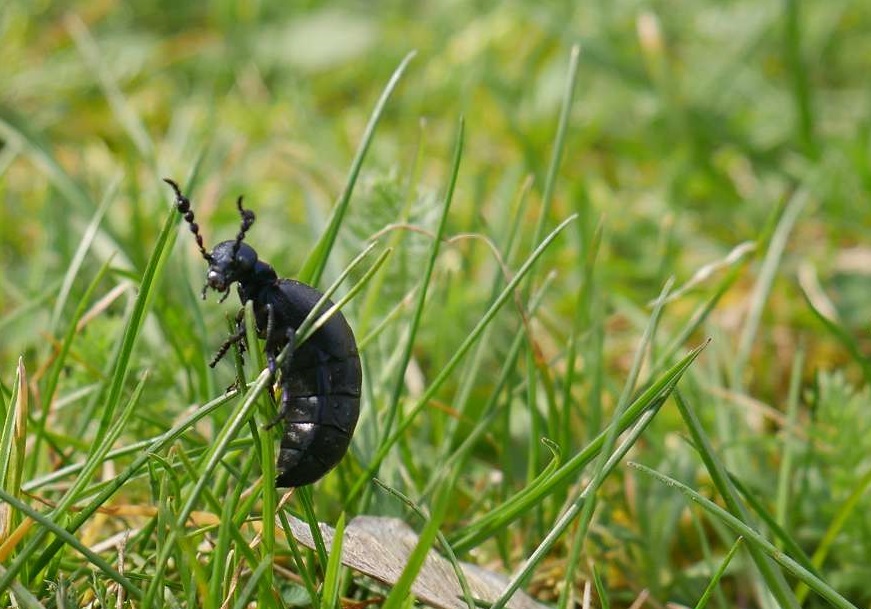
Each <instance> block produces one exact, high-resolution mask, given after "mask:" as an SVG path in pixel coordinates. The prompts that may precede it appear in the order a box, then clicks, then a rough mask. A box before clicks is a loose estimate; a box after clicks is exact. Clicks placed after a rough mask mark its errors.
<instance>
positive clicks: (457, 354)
mask: <svg viewBox="0 0 871 609" xmlns="http://www.w3.org/2000/svg"><path fill="white" fill-rule="evenodd" d="M576 217H577V216H575V215H572V216H569V217H568V218H567V219H565V220H563V221H562V222H561V223H560V224H559V226H557V227H556V228H555V229H554V230H553V231H552V232H551V233H550V234H549V235H548V236H547V237H546V238H545V239H544V241H542V242H541V243H540V244H539V245H538V247H536V248H535V250H534V251H533V252H532V254H530V256H529V258H527V259H526V262H525V263H524V264H523V266H522V267H520V269H519V270H518V271H517V273H516V274H515V275H514V277H513V278H512V279H511V281H510V282H509V283H508V285H507V286H506V287H505V289H504V290H503V291H502V293H501V294H500V295H499V298H497V299H496V301H495V302H494V303H493V304H492V305H491V306H490V308H489V309H487V312H486V313H484V316H483V317H482V318H481V320H480V321H479V322H478V323H477V324H476V325H475V327H474V328H473V329H472V331H471V332H470V333H469V335H468V336H467V337H466V338H465V340H463V342H462V344H461V345H460V346H459V347H458V348H457V349H456V351H454V355H453V356H452V357H451V359H450V360H449V361H448V363H447V364H445V366H444V368H442V369H441V371H440V372H439V374H438V375H437V376H436V378H435V379H433V381H432V382H431V383H430V384H429V386H428V387H427V389H426V391H425V392H424V394H423V395H422V396H421V397H420V399H419V400H418V401H417V403H416V404H415V405H414V406H413V407H412V408H411V410H410V411H409V414H408V416H407V417H406V418H405V419H404V420H403V421H402V422H401V423H400V424H399V427H398V428H397V430H396V432H395V433H394V434H393V436H391V437H390V438H387V439H386V440H385V441H384V442H382V443H381V445H380V446H379V448H378V451H377V452H376V454H375V455H374V456H373V458H372V462H371V463H370V465H369V467H368V468H367V470H366V473H365V474H364V475H363V476H361V477H360V478H358V480H357V482H356V483H355V484H354V486H353V487H352V488H351V491H350V493H349V495H348V498H347V499H346V501H353V500H354V499H355V498H356V497H357V495H358V494H359V493H360V492H361V491H362V490H363V486H364V485H366V484H368V481H369V480H370V479H371V478H372V476H373V475H374V473H375V471H376V470H377V468H378V466H379V465H380V464H381V461H382V460H383V459H384V457H385V456H386V455H387V452H388V451H389V450H390V449H391V448H392V447H393V445H394V444H395V443H396V442H397V441H398V440H399V438H400V436H401V434H402V433H403V432H404V431H405V429H406V428H407V427H408V426H409V425H411V423H412V421H414V418H415V417H416V416H417V415H418V413H420V412H421V411H422V410H423V408H424V407H425V406H426V405H427V403H428V402H429V400H430V399H432V397H433V396H434V395H435V393H436V391H438V389H439V388H440V387H441V386H442V384H443V383H444V382H445V380H446V379H447V378H448V376H449V375H450V374H451V373H452V372H453V371H454V369H455V368H456V367H457V366H458V365H459V363H460V362H461V361H462V359H463V357H465V355H466V353H467V352H468V351H469V349H471V348H472V346H473V345H474V344H475V342H476V341H477V340H478V338H479V337H480V336H481V333H482V332H483V331H484V329H485V328H486V327H487V325H488V324H489V323H490V322H491V321H492V320H493V318H494V317H495V316H496V313H497V312H498V311H499V309H501V308H502V305H504V304H505V303H506V302H507V301H508V299H509V298H511V297H512V296H513V295H514V290H515V289H516V288H517V286H518V285H519V284H520V282H521V280H523V278H524V277H525V276H526V275H527V273H528V272H529V270H530V268H531V267H532V265H533V264H534V263H535V261H536V260H538V259H539V257H541V255H542V253H544V251H545V250H546V249H547V248H548V246H549V245H550V244H551V243H552V242H553V240H554V239H556V237H557V236H558V235H559V234H560V233H561V232H562V231H563V230H564V229H565V227H566V226H568V225H569V224H570V223H571V222H573V221H574V220H575V218H576Z"/></svg>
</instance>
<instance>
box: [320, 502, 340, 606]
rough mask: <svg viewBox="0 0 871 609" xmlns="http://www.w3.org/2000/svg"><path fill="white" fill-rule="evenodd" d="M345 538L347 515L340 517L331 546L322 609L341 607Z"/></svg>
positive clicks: (322, 596)
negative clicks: (340, 596)
mask: <svg viewBox="0 0 871 609" xmlns="http://www.w3.org/2000/svg"><path fill="white" fill-rule="evenodd" d="M344 538H345V513H344V512H342V513H341V514H340V515H339V520H338V521H336V530H335V531H334V532H333V543H332V545H331V546H330V557H329V559H328V560H327V564H326V573H325V574H324V586H323V592H322V593H321V605H320V607H321V609H335V608H336V607H339V606H340V603H339V601H340V599H339V584H340V583H341V579H342V578H341V577H339V575H340V574H341V571H342V541H343V540H344Z"/></svg>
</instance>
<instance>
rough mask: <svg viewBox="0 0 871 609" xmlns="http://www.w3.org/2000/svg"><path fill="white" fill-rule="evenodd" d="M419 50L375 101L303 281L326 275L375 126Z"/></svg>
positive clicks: (315, 280) (312, 281)
mask: <svg viewBox="0 0 871 609" xmlns="http://www.w3.org/2000/svg"><path fill="white" fill-rule="evenodd" d="M414 55H415V51H412V52H410V53H409V54H408V55H406V56H405V59H403V60H402V62H401V63H400V64H399V67H397V68H396V70H395V71H394V72H393V75H392V76H391V77H390V80H389V81H388V82H387V86H386V87H385V88H384V91H383V92H382V93H381V97H380V98H379V99H378V103H376V104H375V109H374V110H373V111H372V116H371V117H370V118H369V123H368V124H367V125H366V131H364V132H363V139H362V140H361V141H360V147H359V148H358V149H357V154H356V156H355V157H354V161H353V162H352V163H351V170H350V173H349V174H348V181H347V183H346V184H345V189H344V190H343V191H342V195H341V196H340V197H339V202H338V204H337V205H336V207H335V208H334V209H333V214H332V217H331V218H330V223H329V225H328V226H327V230H326V231H325V232H324V234H323V235H321V238H320V239H319V240H318V242H317V244H315V246H314V247H313V248H312V251H311V253H310V254H309V256H308V258H307V259H306V261H305V263H304V264H303V266H302V269H300V272H299V279H300V281H302V282H303V283H308V284H310V285H314V286H316V285H318V283H319V282H320V280H321V275H323V272H324V268H326V265H327V258H328V257H329V254H330V251H331V250H332V249H333V244H334V243H335V241H336V236H337V235H338V234H339V227H340V226H341V225H342V220H343V219H344V217H345V212H346V211H347V210H348V205H349V204H350V203H351V195H352V194H353V193H354V186H355V185H356V184H357V178H358V177H359V175H360V170H361V169H362V168H363V161H364V160H365V159H366V153H367V152H368V150H369V145H370V144H371V143H372V138H373V136H374V135H375V128H376V127H377V126H378V123H379V122H380V121H381V116H382V114H383V113H384V108H385V107H386V105H387V100H388V99H389V98H390V95H391V94H392V93H393V91H394V90H395V89H396V86H397V85H398V84H399V80H400V79H401V78H402V74H403V73H404V72H405V69H406V67H408V64H409V62H411V60H412V59H413V58H414Z"/></svg>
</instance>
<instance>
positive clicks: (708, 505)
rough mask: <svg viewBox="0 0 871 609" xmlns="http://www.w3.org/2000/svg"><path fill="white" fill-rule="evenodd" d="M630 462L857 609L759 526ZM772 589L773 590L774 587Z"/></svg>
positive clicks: (837, 603) (842, 608)
mask: <svg viewBox="0 0 871 609" xmlns="http://www.w3.org/2000/svg"><path fill="white" fill-rule="evenodd" d="M630 466H632V467H634V468H635V469H637V470H638V471H640V472H642V473H644V474H647V475H648V476H652V477H653V478H656V479H657V480H659V481H660V482H662V483H663V484H665V485H666V486H669V487H671V488H674V489H677V490H678V491H680V492H681V493H683V494H684V495H685V496H686V497H687V498H688V499H689V500H690V501H693V502H695V503H696V504H698V505H699V506H701V507H702V509H704V510H705V511H706V512H708V514H710V515H711V516H712V517H714V518H716V519H717V520H718V521H720V522H722V523H723V524H725V525H726V526H728V527H729V528H730V529H732V530H733V531H735V532H736V533H738V534H739V535H741V536H743V537H744V538H745V539H746V540H747V543H748V544H749V545H751V546H753V547H755V548H757V549H758V550H760V551H761V552H764V553H765V555H766V556H768V557H769V558H771V559H772V560H775V561H777V563H778V564H780V565H781V566H782V567H783V568H784V569H786V570H787V571H788V572H789V573H790V574H792V575H793V576H795V577H796V578H798V579H799V580H800V581H802V582H803V583H805V584H806V585H807V586H809V587H810V588H811V589H812V590H813V591H814V592H816V593H817V594H819V595H820V596H821V597H822V598H824V599H825V600H827V601H828V602H829V603H831V604H832V606H834V607H838V609H858V608H857V607H856V606H855V605H854V604H852V603H851V602H850V601H848V600H847V599H846V598H844V597H843V596H841V595H840V594H838V592H837V591H836V590H835V589H834V588H832V587H831V586H829V585H828V584H827V583H826V582H824V581H823V580H821V579H820V578H819V577H817V576H816V575H814V574H813V573H811V572H810V571H808V570H807V569H805V568H804V567H802V566H801V565H800V564H798V563H797V562H796V561H795V560H793V559H792V558H790V557H789V556H787V555H786V554H785V553H783V552H782V551H780V550H778V549H777V547H776V546H775V545H774V544H773V543H771V542H770V541H768V540H767V539H765V537H763V536H762V535H760V534H759V533H758V532H756V530H754V529H753V528H751V527H750V526H748V525H747V524H745V523H744V522H743V521H742V520H740V519H739V518H737V517H736V516H734V515H732V514H730V513H729V512H727V511H726V510H724V509H723V508H721V507H720V506H719V505H717V504H716V503H714V502H713V501H711V500H709V499H706V498H705V497H703V496H702V495H700V494H699V493H697V492H696V491H694V490H693V489H691V488H690V487H688V486H687V485H685V484H683V483H682V482H678V481H677V480H675V479H674V478H670V477H669V476H666V475H665V474H661V473H659V472H657V471H656V470H653V469H650V468H649V467H646V466H644V465H641V464H639V463H630ZM772 592H774V591H773V590H772Z"/></svg>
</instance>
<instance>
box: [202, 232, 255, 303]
mask: <svg viewBox="0 0 871 609" xmlns="http://www.w3.org/2000/svg"><path fill="white" fill-rule="evenodd" d="M209 258H210V259H209V270H208V272H207V273H206V285H205V286H204V287H203V293H204V294H205V290H206V289H207V288H211V289H212V290H215V291H216V292H223V293H224V298H226V297H227V294H228V293H229V291H230V285H231V284H232V283H233V282H234V281H242V282H244V281H245V279H246V277H248V276H249V275H250V273H251V272H252V271H253V270H254V265H255V264H257V252H255V251H254V248H253V247H251V246H250V245H248V244H247V243H241V242H237V241H222V242H221V243H219V244H218V245H216V246H215V249H213V250H212V253H211V254H210V255H209ZM222 300H223V299H222Z"/></svg>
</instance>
